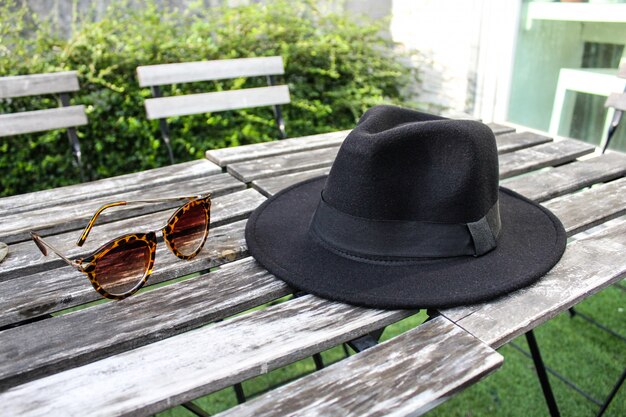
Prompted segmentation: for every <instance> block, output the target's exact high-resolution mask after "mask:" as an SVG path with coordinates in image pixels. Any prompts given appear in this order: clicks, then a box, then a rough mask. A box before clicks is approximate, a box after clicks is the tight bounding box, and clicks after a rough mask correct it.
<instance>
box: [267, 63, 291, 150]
mask: <svg viewBox="0 0 626 417" xmlns="http://www.w3.org/2000/svg"><path fill="white" fill-rule="evenodd" d="M267 85H270V86H272V85H274V76H273V75H268V76H267ZM272 109H273V110H274V120H276V127H278V131H279V132H280V138H281V139H285V138H286V137H287V133H286V132H285V120H284V119H283V112H282V109H281V108H280V106H279V105H275V106H272Z"/></svg>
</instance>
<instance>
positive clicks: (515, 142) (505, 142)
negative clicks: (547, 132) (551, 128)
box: [496, 132, 552, 154]
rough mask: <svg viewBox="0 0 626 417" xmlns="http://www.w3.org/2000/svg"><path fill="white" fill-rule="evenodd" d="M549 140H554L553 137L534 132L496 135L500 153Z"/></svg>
mask: <svg viewBox="0 0 626 417" xmlns="http://www.w3.org/2000/svg"><path fill="white" fill-rule="evenodd" d="M548 142H552V138H551V137H548V136H543V135H538V134H536V133H532V132H520V133H505V134H501V135H498V136H496V143H497V145H498V153H499V154H504V153H509V152H515V151H518V150H520V149H524V148H530V147H531V146H536V145H541V144H544V143H548Z"/></svg>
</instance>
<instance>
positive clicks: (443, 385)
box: [219, 317, 503, 417]
mask: <svg viewBox="0 0 626 417" xmlns="http://www.w3.org/2000/svg"><path fill="white" fill-rule="evenodd" d="M502 361H503V358H502V356H501V355H500V354H499V353H497V352H495V351H494V350H492V349H491V348H489V347H488V346H487V345H485V344H483V343H481V342H479V341H478V340H477V339H475V338H474V337H472V336H470V335H469V334H467V333H465V332H464V331H462V330H461V329H460V328H458V327H456V326H454V325H453V324H452V323H450V322H449V321H448V320H446V319H444V318H443V317H437V318H435V319H433V320H431V321H429V322H427V323H424V324H423V325H421V326H419V327H417V328H415V329H412V330H409V331H408V332H406V333H404V334H401V335H400V336H397V337H395V338H393V339H391V340H389V341H386V342H384V343H382V344H380V345H378V346H375V347H372V348H370V349H368V350H366V351H364V352H361V353H358V354H356V355H354V356H352V357H350V358H348V359H346V360H344V361H341V362H339V363H337V364H334V365H332V366H330V367H328V368H325V369H323V370H321V371H320V372H316V373H314V374H312V375H308V376H306V377H304V378H302V379H300V380H298V381H296V382H293V383H291V384H288V385H284V386H282V387H280V388H278V389H275V390H272V391H270V392H269V393H267V394H264V395H263V396H261V397H259V398H255V399H253V400H251V401H248V402H246V403H244V404H242V405H239V406H237V407H235V408H231V409H230V410H228V411H226V412H224V413H221V414H219V416H220V417H235V416H237V417H251V416H264V417H269V416H301V417H302V416H311V417H313V416H331V415H332V416H341V415H346V413H348V414H350V415H355V416H360V417H374V416H398V417H399V416H418V415H422V414H424V413H426V412H427V411H428V410H430V409H432V408H434V407H435V406H437V405H439V404H441V403H442V402H443V401H445V400H447V399H448V398H450V397H451V396H452V395H453V394H455V393H456V392H458V391H460V390H462V389H464V388H466V387H467V386H469V385H471V384H473V383H475V382H477V381H478V380H479V379H481V378H482V377H483V376H485V375H486V374H488V373H490V372H491V371H493V370H495V369H496V368H498V367H499V366H500V365H501V364H502ZM348 410H349V411H348Z"/></svg>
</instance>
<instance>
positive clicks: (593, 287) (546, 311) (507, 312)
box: [441, 220, 626, 348]
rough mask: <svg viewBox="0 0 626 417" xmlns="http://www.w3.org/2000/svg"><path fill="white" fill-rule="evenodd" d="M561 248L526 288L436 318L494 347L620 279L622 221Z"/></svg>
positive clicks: (625, 267) (625, 268)
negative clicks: (547, 268) (547, 269)
mask: <svg viewBox="0 0 626 417" xmlns="http://www.w3.org/2000/svg"><path fill="white" fill-rule="evenodd" d="M618 223H619V224H618V225H615V226H611V227H609V228H607V229H606V230H603V231H602V232H599V233H596V234H593V235H591V236H588V237H585V238H582V239H580V240H576V241H574V242H572V243H571V244H569V245H568V246H567V249H566V250H565V254H564V255H563V258H561V260H560V261H559V263H558V264H557V265H556V266H555V267H554V268H553V269H552V270H551V271H550V272H548V274H546V275H545V276H544V277H542V278H541V279H540V280H539V281H537V282H536V283H535V284H533V285H531V286H530V287H527V288H523V289H521V290H518V291H515V292H513V293H511V294H508V295H506V296H504V297H501V298H498V299H497V300H494V301H490V302H487V303H484V304H478V305H472V306H466V307H458V308H454V309H447V310H443V311H441V313H442V314H443V315H444V316H445V317H448V318H449V319H450V320H452V321H454V322H456V323H457V324H458V325H459V326H461V327H462V328H463V329H465V330H467V331H468V332H470V333H471V334H473V335H474V336H476V337H477V338H479V339H480V340H482V341H484V342H485V343H487V344H489V345H490V346H492V347H494V348H497V347H499V346H502V345H503V344H505V343H507V342H509V341H510V340H512V339H514V338H515V337H517V336H519V335H521V334H523V333H525V332H527V331H528V330H531V329H533V328H534V327H536V326H538V325H540V324H541V323H543V322H545V321H547V320H549V319H551V318H552V317H554V316H556V315H557V314H558V313H560V312H562V311H565V310H566V309H568V308H569V307H571V306H573V305H575V304H576V303H578V302H579V301H581V300H582V299H584V298H586V297H588V296H590V295H592V294H595V293H597V292H598V291H600V290H601V289H603V288H605V287H607V286H608V285H610V284H612V283H614V282H616V281H618V280H620V279H621V278H622V277H624V275H625V274H626V256H624V254H625V253H626V220H624V221H621V222H618Z"/></svg>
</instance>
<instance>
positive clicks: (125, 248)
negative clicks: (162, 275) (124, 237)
mask: <svg viewBox="0 0 626 417" xmlns="http://www.w3.org/2000/svg"><path fill="white" fill-rule="evenodd" d="M149 265H150V247H149V246H148V243H147V242H144V241H143V240H133V241H131V242H126V243H121V244H120V245H119V246H117V247H115V248H113V249H111V250H110V251H109V252H107V253H106V254H105V255H104V256H103V257H102V258H100V259H98V262H97V263H96V270H95V274H96V280H97V281H98V284H100V286H101V287H102V288H103V289H104V290H105V291H106V292H108V293H109V294H111V295H123V294H126V293H128V292H129V291H131V290H133V289H134V288H135V287H136V286H137V285H139V284H140V283H141V281H142V280H143V277H144V275H145V274H146V272H147V271H148V268H149Z"/></svg>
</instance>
